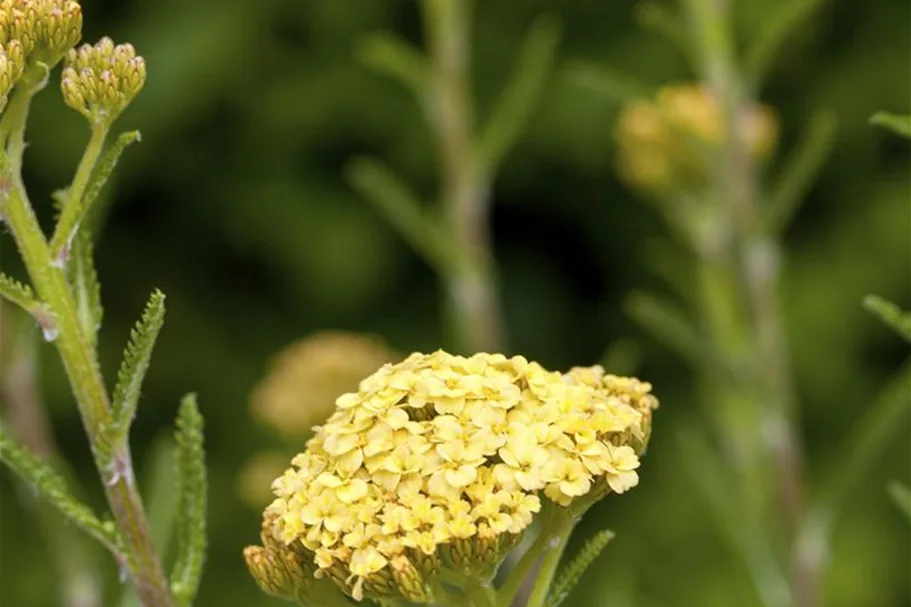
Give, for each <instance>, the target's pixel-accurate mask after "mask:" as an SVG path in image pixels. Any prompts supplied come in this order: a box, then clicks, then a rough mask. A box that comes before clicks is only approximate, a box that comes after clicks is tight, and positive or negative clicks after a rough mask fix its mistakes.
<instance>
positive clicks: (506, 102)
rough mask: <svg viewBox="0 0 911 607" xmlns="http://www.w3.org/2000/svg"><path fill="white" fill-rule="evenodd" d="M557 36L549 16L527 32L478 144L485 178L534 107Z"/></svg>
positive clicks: (555, 23)
mask: <svg viewBox="0 0 911 607" xmlns="http://www.w3.org/2000/svg"><path fill="white" fill-rule="evenodd" d="M560 33H561V32H560V22H559V21H558V20H557V19H556V18H555V17H552V16H550V15H546V16H543V17H539V18H538V19H537V20H536V21H535V22H534V24H532V26H531V29H530V30H529V31H528V34H527V35H526V37H525V41H524V42H523V43H522V48H521V50H520V51H519V57H518V60H517V61H516V67H515V68H514V69H513V74H512V77H511V78H510V80H509V81H508V82H507V84H506V87H505V88H504V89H503V92H502V94H501V95H500V97H499V99H498V100H497V102H496V105H495V106H494V109H493V112H492V113H491V115H490V118H489V119H488V121H487V127H486V128H485V129H484V131H483V133H482V134H481V138H480V141H479V142H478V163H479V165H480V167H481V170H482V171H484V173H485V174H486V175H488V176H493V175H495V174H496V172H497V169H498V168H499V166H500V164H501V163H502V161H503V157H504V156H505V155H506V153H507V152H508V151H509V150H510V149H511V148H512V146H513V145H514V144H515V142H516V140H517V139H518V138H519V134H520V133H521V131H522V128H523V127H524V126H525V123H526V122H527V121H528V118H529V116H530V115H531V113H532V111H533V110H534V108H535V107H536V105H537V102H538V99H539V98H540V97H541V92H542V91H543V90H544V83H545V82H546V80H547V77H548V75H549V74H550V73H551V71H552V70H553V65H554V61H555V59H556V56H557V46H558V45H559V43H560Z"/></svg>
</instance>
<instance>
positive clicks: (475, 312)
mask: <svg viewBox="0 0 911 607" xmlns="http://www.w3.org/2000/svg"><path fill="white" fill-rule="evenodd" d="M469 5H470V2H467V1H465V0H424V2H423V6H424V21H425V30H426V37H427V40H428V44H429V46H430V54H431V63H432V77H431V79H430V99H431V109H430V117H431V122H432V124H433V128H434V129H435V131H436V135H437V144H438V147H439V156H440V162H441V165H442V172H443V175H442V179H443V185H442V199H443V205H444V207H445V209H444V210H445V213H446V217H447V223H448V226H449V229H450V230H451V233H452V234H451V243H452V246H453V250H454V251H455V257H456V259H455V260H454V261H453V263H452V264H450V265H449V267H448V268H447V271H446V272H445V276H444V277H443V278H444V280H445V282H446V289H447V292H448V297H449V305H450V306H451V309H452V314H453V317H454V318H453V320H454V323H455V325H456V328H457V336H458V339H459V341H460V343H459V349H462V350H468V351H499V350H501V349H502V328H501V326H500V312H499V301H498V296H497V290H496V276H495V272H494V261H493V252H492V247H491V242H490V241H491V237H490V229H489V225H488V224H489V200H488V193H489V188H490V183H489V182H488V180H487V179H486V178H485V177H484V176H483V174H482V168H481V167H480V166H479V163H478V159H477V158H476V154H475V152H474V134H473V126H472V116H471V114H472V112H471V95H470V87H469V73H468V70H469V68H468V54H469V49H470V42H471V41H470V23H469V22H470V6H469Z"/></svg>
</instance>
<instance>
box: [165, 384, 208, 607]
mask: <svg viewBox="0 0 911 607" xmlns="http://www.w3.org/2000/svg"><path fill="white" fill-rule="evenodd" d="M175 440H176V441H177V473H178V492H177V500H178V501H177V504H178V505H177V520H176V522H175V525H174V528H175V533H176V534H177V559H176V560H175V562H174V569H173V571H172V573H171V592H172V593H173V595H174V599H175V601H176V603H177V605H178V607H188V606H189V605H192V604H193V600H194V599H195V598H196V591H197V590H198V588H199V580H200V578H201V577H202V566H203V561H204V559H205V551H206V520H205V514H206V468H205V452H204V451H203V418H202V415H201V414H200V412H199V407H198V406H197V404H196V395H195V394H188V395H187V396H185V397H184V398H183V400H182V401H181V403H180V411H179V412H178V414H177V432H176V433H175Z"/></svg>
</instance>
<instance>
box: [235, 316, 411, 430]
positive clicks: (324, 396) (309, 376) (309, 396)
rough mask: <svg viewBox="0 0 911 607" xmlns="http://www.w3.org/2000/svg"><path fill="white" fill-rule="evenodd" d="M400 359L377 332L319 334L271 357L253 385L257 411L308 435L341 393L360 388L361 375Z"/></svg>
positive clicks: (280, 425)
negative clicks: (375, 335)
mask: <svg viewBox="0 0 911 607" xmlns="http://www.w3.org/2000/svg"><path fill="white" fill-rule="evenodd" d="M396 358H397V355H396V354H395V352H393V351H392V350H391V349H390V348H389V347H388V346H387V345H386V344H385V343H384V342H383V341H382V340H381V339H379V338H377V337H372V336H368V335H362V334H359V333H347V332H342V331H324V332H320V333H315V334H313V335H311V336H309V337H307V338H305V339H302V340H301V341H298V342H296V343H294V344H291V345H290V346H288V347H287V348H285V349H284V350H282V351H281V352H279V353H278V355H277V356H275V358H274V359H273V360H272V361H270V363H269V365H268V368H267V373H266V375H265V377H264V378H263V379H262V380H261V381H260V382H259V384H258V385H257V386H256V387H255V388H254V390H253V394H252V398H251V405H252V410H253V416H254V417H255V418H256V419H258V420H260V421H262V422H264V423H266V424H268V425H269V426H271V427H272V428H274V429H276V430H278V431H279V432H280V433H281V434H283V435H284V436H286V437H287V438H289V439H292V440H293V439H302V438H305V437H307V436H309V435H310V429H311V427H313V426H315V425H316V424H319V423H321V422H322V421H323V420H325V419H326V417H328V416H329V414H330V413H331V412H332V409H333V406H334V403H335V400H336V399H337V398H338V397H339V396H341V395H342V394H344V393H346V392H352V391H354V390H357V387H358V383H359V382H360V381H361V379H362V378H364V377H366V376H367V375H369V374H370V373H372V372H373V371H374V370H375V369H376V368H377V367H380V366H381V365H383V364H385V363H387V362H390V361H392V360H394V359H396Z"/></svg>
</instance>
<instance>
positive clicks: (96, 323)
mask: <svg viewBox="0 0 911 607" xmlns="http://www.w3.org/2000/svg"><path fill="white" fill-rule="evenodd" d="M93 255H94V247H93V245H92V235H91V234H90V233H89V231H88V230H81V231H80V232H79V233H78V234H77V235H76V237H75V238H74V239H73V242H72V244H71V249H70V252H69V256H70V263H69V265H68V266H67V270H68V273H69V280H70V285H71V287H72V289H73V296H74V297H75V298H76V314H77V316H78V317H79V325H80V326H81V327H82V332H83V333H84V334H85V336H86V338H87V339H88V340H89V343H90V344H91V345H93V346H94V345H95V343H96V341H97V338H98V329H99V328H100V327H101V320H102V317H103V315H104V311H103V309H102V307H101V284H100V283H99V282H98V273H97V272H96V270H95V259H94V257H93Z"/></svg>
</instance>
